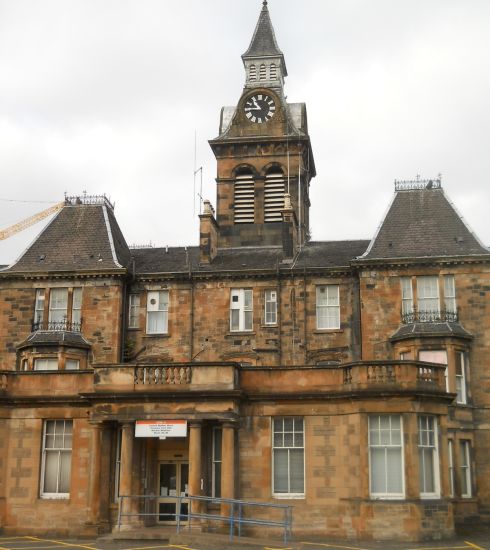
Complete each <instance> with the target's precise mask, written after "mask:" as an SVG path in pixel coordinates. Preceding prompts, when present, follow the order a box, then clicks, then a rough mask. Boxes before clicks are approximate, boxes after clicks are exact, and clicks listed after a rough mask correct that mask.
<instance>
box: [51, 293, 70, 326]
mask: <svg viewBox="0 0 490 550" xmlns="http://www.w3.org/2000/svg"><path fill="white" fill-rule="evenodd" d="M60 314H61V316H60ZM67 319H68V288H52V289H50V291H49V322H50V323H66V321H67Z"/></svg>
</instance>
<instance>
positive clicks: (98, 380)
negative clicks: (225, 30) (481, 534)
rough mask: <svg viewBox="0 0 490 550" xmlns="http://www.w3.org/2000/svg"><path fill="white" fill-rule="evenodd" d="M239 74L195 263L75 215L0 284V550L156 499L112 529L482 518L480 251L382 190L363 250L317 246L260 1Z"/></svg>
mask: <svg viewBox="0 0 490 550" xmlns="http://www.w3.org/2000/svg"><path fill="white" fill-rule="evenodd" d="M242 58H243V63H244V67H245V72H246V80H245V86H244V88H243V92H242V95H241V97H240V100H239V102H238V104H237V105H236V106H233V107H224V108H223V109H222V111H221V118H220V131H219V135H218V137H216V138H215V139H213V140H211V141H210V145H211V147H212V150H213V152H214V154H215V156H216V160H217V200H216V212H215V211H214V209H213V207H212V206H211V204H210V203H209V202H206V203H205V205H204V211H203V214H202V215H201V216H200V234H199V245H198V246H189V247H186V248H183V247H182V248H180V247H179V248H162V249H160V248H144V249H141V248H140V249H129V248H128V246H127V244H126V242H125V239H124V236H123V234H122V233H121V231H120V229H119V227H118V224H117V221H116V218H115V215H114V209H113V207H112V205H111V204H110V202H109V201H108V200H107V199H106V198H105V197H86V196H84V197H75V198H67V199H66V205H65V206H64V207H63V209H62V210H61V211H60V212H59V213H58V214H57V215H56V217H55V218H54V219H53V220H52V222H51V223H50V224H49V225H48V226H47V227H46V228H45V229H44V231H43V232H42V233H41V235H40V236H39V237H38V238H37V240H36V241H35V242H34V243H33V244H32V245H31V246H30V247H29V248H28V249H27V250H26V251H25V253H23V255H21V257H20V259H19V260H18V261H16V262H15V263H14V264H12V265H10V266H4V267H3V269H2V270H1V271H0V530H3V532H4V533H29V532H34V531H35V532H37V533H40V532H57V533H61V534H69V535H73V536H75V535H83V534H92V535H93V534H94V533H97V532H104V531H107V530H110V529H113V528H115V526H116V523H117V521H118V512H119V506H120V500H119V497H120V496H121V495H139V496H142V497H144V496H147V497H149V498H148V499H144V498H142V499H140V500H138V499H132V500H131V499H129V500H128V502H127V507H128V508H127V509H129V510H131V512H132V513H134V514H135V515H134V516H132V517H123V520H124V523H125V526H126V527H127V528H130V527H131V525H138V528H141V526H147V527H148V528H152V526H154V525H155V524H157V525H168V524H172V523H173V522H175V520H176V514H177V513H178V512H179V511H180V513H181V514H182V515H183V517H184V519H185V514H186V510H187V508H186V506H187V504H186V503H185V502H182V503H181V504H180V506H181V508H182V509H181V510H178V509H177V507H178V506H179V504H178V503H177V501H176V500H175V497H176V496H179V495H180V496H183V497H185V496H187V495H206V496H212V497H216V498H219V497H226V498H236V499H242V500H247V501H254V502H265V503H283V504H290V505H292V506H293V519H294V523H293V534H295V535H298V536H300V535H301V534H303V533H308V534H324V535H329V536H335V537H343V538H365V539H369V538H376V539H389V538H400V539H405V540H422V539H431V538H441V537H450V536H451V535H452V534H453V533H454V527H455V524H457V523H458V522H463V521H470V520H475V521H477V520H479V521H484V520H488V518H489V514H490V481H489V480H490V459H489V457H490V434H489V426H490V376H489V374H488V363H487V361H488V357H489V356H490V300H489V296H490V251H489V250H488V248H486V247H485V246H483V245H482V244H481V243H480V242H479V240H478V239H477V237H476V236H475V235H474V234H473V233H472V232H471V231H470V230H469V228H468V227H467V226H466V224H465V223H464V221H463V220H462V219H461V217H460V216H459V214H458V213H457V211H456V210H455V208H454V207H453V205H452V204H451V202H450V201H449V199H448V198H447V196H446V195H445V193H444V191H443V190H442V187H441V182H440V180H431V181H416V182H411V183H407V182H405V183H399V184H397V187H396V190H395V194H394V198H393V200H392V203H391V205H390V207H389V210H388V213H387V215H386V217H385V218H384V220H383V222H382V224H381V226H380V229H379V230H378V232H377V234H376V235H375V236H374V237H373V238H372V239H371V240H359V241H322V242H314V241H311V240H310V238H309V207H310V200H309V187H310V180H311V179H312V178H313V177H314V176H315V162H314V157H313V150H312V145H311V143H310V138H309V135H308V125H307V116H306V107H305V105H304V104H289V103H287V101H286V98H285V95H284V91H283V90H284V88H283V87H284V78H285V77H286V76H287V70H286V63H285V59H284V55H283V53H282V52H281V50H280V49H279V47H278V44H277V41H276V38H275V35H274V30H273V27H272V24H271V20H270V16H269V11H268V7H267V2H264V5H263V8H262V10H261V12H260V16H259V21H258V23H257V27H256V29H255V32H254V34H253V37H252V41H251V44H250V46H249V48H248V50H247V51H246V52H245V54H244V55H243V56H242ZM162 426H163V427H162ZM162 429H168V430H170V431H169V432H168V434H167V435H168V437H166V438H163V437H162V438H159V437H151V436H152V435H155V433H154V432H152V430H153V431H155V430H162ZM203 506H207V507H208V508H210V509H213V506H214V509H216V505H213V504H212V503H207V504H205V505H203ZM223 510H224V512H226V507H222V511H223ZM141 513H148V514H153V515H149V516H138V515H136V514H141ZM215 513H219V510H218V511H217V512H216V511H215ZM269 513H270V514H272V513H273V512H272V511H267V510H266V511H264V512H263V514H264V517H267V514H269Z"/></svg>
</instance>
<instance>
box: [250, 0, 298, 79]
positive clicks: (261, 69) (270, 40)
mask: <svg viewBox="0 0 490 550" xmlns="http://www.w3.org/2000/svg"><path fill="white" fill-rule="evenodd" d="M242 60H243V64H244V66H245V71H246V82H245V87H247V88H253V87H258V86H266V87H271V88H282V87H283V86H284V77H285V76H287V74H288V73H287V69H286V62H285V60H284V54H283V53H282V51H281V50H280V49H279V46H278V44H277V40H276V35H275V32H274V27H273V26H272V21H271V18H270V14H269V8H268V3H267V0H263V2H262V9H261V11H260V15H259V20H258V21H257V25H256V26H255V31H254V33H253V36H252V40H251V41H250V45H249V47H248V49H247V51H246V52H245V53H244V54H243V55H242Z"/></svg>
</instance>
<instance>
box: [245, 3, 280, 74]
mask: <svg viewBox="0 0 490 550" xmlns="http://www.w3.org/2000/svg"><path fill="white" fill-rule="evenodd" d="M267 56H279V57H281V58H282V61H283V62H284V55H283V53H282V51H281V50H280V49H279V46H278V45H277V40H276V35H275V33H274V27H273V26H272V21H271V18H270V15H269V9H268V8H267V2H264V4H263V6H262V10H261V12H260V15H259V20H258V22H257V26H256V27H255V31H254V34H253V36H252V40H251V42H250V46H249V47H248V50H247V51H246V52H245V53H244V54H243V55H242V58H243V59H245V58H250V57H253V58H255V57H267ZM284 67H285V65H284ZM286 75H287V73H286V71H285V76H286Z"/></svg>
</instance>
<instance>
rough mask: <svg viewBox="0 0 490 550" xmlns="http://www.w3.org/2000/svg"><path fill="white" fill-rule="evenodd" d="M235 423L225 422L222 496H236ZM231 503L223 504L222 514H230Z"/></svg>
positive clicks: (222, 449) (222, 450)
mask: <svg viewBox="0 0 490 550" xmlns="http://www.w3.org/2000/svg"><path fill="white" fill-rule="evenodd" d="M235 427H236V426H235V424H234V423H232V422H224V423H223V426H222V437H221V497H222V498H235ZM230 512H231V507H230V505H229V504H224V503H223V504H221V515H229V514H230Z"/></svg>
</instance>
